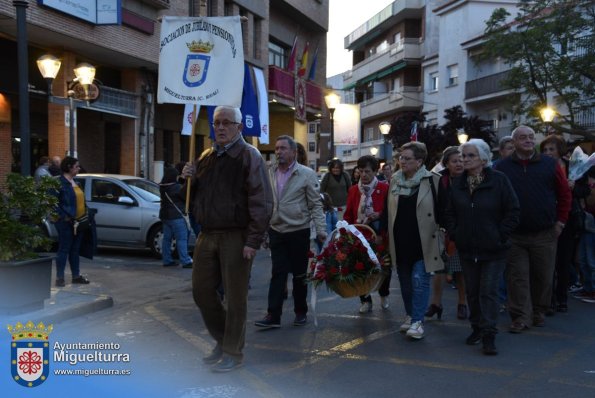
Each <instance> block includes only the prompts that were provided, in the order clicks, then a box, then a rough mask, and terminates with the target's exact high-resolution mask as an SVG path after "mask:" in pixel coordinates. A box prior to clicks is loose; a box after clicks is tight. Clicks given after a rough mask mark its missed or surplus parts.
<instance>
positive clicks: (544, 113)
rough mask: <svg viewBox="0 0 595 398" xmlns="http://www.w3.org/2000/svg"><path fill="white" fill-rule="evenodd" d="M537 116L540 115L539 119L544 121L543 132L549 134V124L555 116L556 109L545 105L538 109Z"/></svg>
mask: <svg viewBox="0 0 595 398" xmlns="http://www.w3.org/2000/svg"><path fill="white" fill-rule="evenodd" d="M539 116H541V120H543V122H544V123H545V130H546V131H545V134H546V135H547V134H549V132H550V125H551V123H552V121H553V120H554V117H555V116H556V111H555V110H554V109H553V108H550V107H549V106H545V107H544V108H541V109H540V110H539Z"/></svg>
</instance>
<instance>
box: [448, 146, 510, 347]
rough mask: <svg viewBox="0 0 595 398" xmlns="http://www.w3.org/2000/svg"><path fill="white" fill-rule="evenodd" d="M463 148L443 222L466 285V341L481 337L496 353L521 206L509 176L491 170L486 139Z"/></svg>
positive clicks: (477, 341)
mask: <svg viewBox="0 0 595 398" xmlns="http://www.w3.org/2000/svg"><path fill="white" fill-rule="evenodd" d="M461 152H462V156H463V166H464V168H465V171H464V172H463V175H462V176H460V177H458V178H457V179H455V181H454V182H453V184H452V189H451V193H450V201H449V204H448V206H447V210H446V212H445V215H444V221H445V225H446V229H447V231H448V234H449V236H450V237H451V239H454V240H455V244H456V246H457V249H458V251H459V255H460V257H461V264H462V266H463V275H464V277H465V286H466V288H467V303H468V305H469V321H470V322H471V327H472V328H473V332H472V333H471V335H469V337H468V338H467V340H466V343H467V344H469V345H474V344H477V343H479V342H480V341H482V342H483V353H484V354H486V355H495V354H497V353H498V351H497V350H496V346H495V335H496V333H497V330H498V329H497V328H496V324H497V320H498V310H499V302H498V285H499V282H500V278H501V276H502V273H503V272H504V268H505V266H506V253H507V251H508V249H509V247H510V242H509V235H510V233H511V232H512V231H514V229H515V228H516V227H517V225H518V223H519V217H520V206H519V201H518V198H517V196H516V194H515V192H514V190H513V188H512V185H511V184H510V181H509V180H508V178H507V177H506V176H505V175H504V174H502V173H500V172H498V171H495V170H492V169H491V167H490V165H491V160H490V159H491V155H492V153H491V150H490V147H489V145H488V144H486V143H485V141H483V140H480V139H472V140H469V142H467V143H465V144H463V145H462V146H461Z"/></svg>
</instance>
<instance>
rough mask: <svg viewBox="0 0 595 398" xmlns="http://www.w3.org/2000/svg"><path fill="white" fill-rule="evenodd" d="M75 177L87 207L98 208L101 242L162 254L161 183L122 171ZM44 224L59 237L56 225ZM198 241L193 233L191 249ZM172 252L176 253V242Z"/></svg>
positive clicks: (98, 228) (98, 233)
mask: <svg viewBox="0 0 595 398" xmlns="http://www.w3.org/2000/svg"><path fill="white" fill-rule="evenodd" d="M75 180H76V181H77V182H78V183H79V184H80V186H81V188H83V190H84V192H85V200H86V201H87V206H88V207H89V208H92V209H96V210H97V214H96V215H95V223H96V225H97V244H98V245H100V246H122V247H131V248H149V249H151V251H152V252H153V253H154V254H155V255H156V256H161V241H162V239H163V232H162V224H161V220H160V219H159V207H160V203H161V198H160V196H159V185H158V184H156V183H154V182H153V181H150V180H147V179H146V178H140V177H135V176H127V175H119V174H78V175H77V176H76V177H75ZM44 226H45V229H46V232H47V233H48V236H50V237H51V238H54V239H57V237H58V233H57V231H56V229H55V227H54V225H53V224H52V223H51V222H49V221H46V222H45V224H44ZM195 240H196V237H195V236H194V233H191V236H190V239H189V240H188V242H189V245H190V248H189V250H190V249H192V248H193V246H194V242H195ZM172 252H173V253H175V241H174V243H173V247H172Z"/></svg>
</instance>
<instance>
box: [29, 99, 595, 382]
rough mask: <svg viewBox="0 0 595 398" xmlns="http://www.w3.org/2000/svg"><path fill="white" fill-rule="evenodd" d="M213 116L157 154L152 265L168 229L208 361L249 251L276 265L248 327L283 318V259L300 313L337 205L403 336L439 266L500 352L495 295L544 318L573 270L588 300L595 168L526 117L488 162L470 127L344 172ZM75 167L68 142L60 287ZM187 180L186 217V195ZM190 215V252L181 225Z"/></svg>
mask: <svg viewBox="0 0 595 398" xmlns="http://www.w3.org/2000/svg"><path fill="white" fill-rule="evenodd" d="M213 128H214V131H215V137H214V146H213V147H212V148H211V149H209V150H207V151H205V152H204V153H203V154H202V155H201V156H200V157H199V158H197V160H196V161H195V162H193V163H187V164H186V165H184V166H183V167H182V166H181V165H180V166H179V167H178V169H177V170H176V168H173V167H169V168H167V169H165V171H164V176H163V179H162V181H161V183H160V189H161V212H160V218H161V219H162V221H163V225H164V243H163V253H162V255H163V265H164V266H172V265H177V264H175V263H174V261H173V259H172V254H171V250H170V248H169V243H170V241H171V240H172V238H174V237H175V239H176V241H177V247H178V255H179V258H180V261H181V262H182V264H183V266H185V267H187V268H192V288H193V289H192V292H193V298H194V301H195V303H196V305H197V307H198V308H199V310H200V313H201V314H202V318H203V320H204V323H205V325H206V328H207V330H208V332H209V334H210V335H211V336H212V338H213V339H214V340H215V342H216V345H215V347H214V349H213V351H212V352H211V353H210V354H209V355H207V356H206V357H205V358H203V361H204V362H205V364H208V365H211V366H212V370H213V371H216V372H227V371H230V370H233V369H236V368H237V367H239V366H241V365H242V363H243V347H244V344H245V331H246V320H247V297H248V289H249V280H250V270H251V266H252V261H253V259H254V257H255V255H256V251H257V250H258V249H260V248H261V247H263V245H264V247H266V248H268V249H270V253H271V263H272V267H271V278H270V284H269V290H268V298H267V312H266V314H265V315H264V317H263V318H262V319H259V320H257V321H256V322H255V326H256V327H258V328H262V329H277V328H280V327H281V326H282V322H281V318H282V314H283V306H284V300H285V299H286V298H287V290H288V289H287V281H288V277H289V274H291V277H292V279H291V296H292V298H293V309H294V318H293V322H292V323H293V325H295V326H304V325H306V324H307V322H308V317H307V314H308V303H307V301H306V296H307V291H308V285H307V278H306V276H307V265H308V261H309V260H308V253H309V250H310V247H312V246H311V243H312V240H314V242H315V243H316V245H314V247H317V249H318V251H320V249H321V248H322V245H323V242H326V243H327V244H328V241H329V239H330V236H331V232H332V231H333V229H334V227H335V224H336V223H337V221H338V220H344V221H346V222H347V223H349V224H365V225H367V226H369V227H370V228H372V229H373V230H374V232H375V233H376V236H377V237H378V238H377V239H378V241H379V242H380V241H381V243H383V244H384V245H385V246H387V247H388V251H389V253H390V259H391V264H392V267H394V268H395V270H396V276H397V278H398V284H399V288H400V294H401V300H402V302H403V307H404V311H405V313H404V314H403V321H402V323H401V325H400V326H399V330H400V331H401V332H402V333H404V334H405V335H406V336H408V337H409V338H411V339H414V340H418V339H421V338H423V337H424V336H425V335H426V323H425V320H426V319H428V318H432V317H434V316H436V317H437V318H438V320H440V319H441V317H442V314H443V311H444V307H443V304H442V295H443V289H444V286H445V285H446V281H447V278H448V280H450V279H451V278H452V280H453V281H454V282H455V283H456V288H457V290H458V300H457V307H456V314H457V318H459V319H467V318H468V320H469V323H470V326H471V333H470V334H469V335H468V336H467V337H466V339H465V338H461V341H464V342H465V343H466V344H468V345H475V344H479V343H482V351H483V353H484V354H486V355H495V354H497V353H498V349H497V348H496V334H497V333H498V323H499V322H498V319H499V314H500V312H501V311H502V308H506V311H508V315H509V317H510V322H511V323H510V325H509V328H508V330H509V331H510V332H512V333H523V332H524V331H525V330H527V329H529V328H531V327H544V326H545V325H546V316H547V315H551V314H553V313H555V312H567V311H568V302H567V301H568V297H569V288H570V286H571V285H573V286H581V283H582V289H580V290H578V291H574V292H573V293H572V295H573V296H574V297H576V298H577V299H580V300H582V301H584V302H586V303H595V219H594V215H595V168H594V167H591V168H590V169H589V168H586V169H584V170H582V172H581V173H580V175H576V173H574V174H573V179H569V173H570V168H571V167H572V166H570V165H569V164H568V161H567V159H566V158H565V155H566V154H567V151H566V146H565V142H564V141H563V140H562V139H561V138H560V137H558V136H555V135H552V136H548V137H547V138H546V139H545V140H543V141H542V142H541V143H540V145H539V149H538V148H537V147H536V136H535V132H534V130H533V129H532V128H530V127H528V126H519V127H517V128H516V129H515V130H514V131H512V134H511V136H510V137H505V138H504V139H502V140H501V141H500V146H499V152H500V155H501V156H500V159H498V161H497V162H495V163H494V164H492V150H491V148H490V146H489V145H488V144H487V143H486V142H484V141H483V140H480V139H471V140H469V141H468V142H466V143H464V144H462V145H461V146H459V147H448V148H446V149H445V150H444V152H443V154H442V159H441V161H440V164H439V165H436V167H434V168H433V169H432V170H429V169H428V168H427V167H426V166H434V165H427V158H428V153H427V149H426V146H425V145H424V144H423V143H421V142H416V141H413V142H409V143H407V144H405V145H403V146H402V147H401V148H398V149H397V151H396V156H395V158H394V159H393V162H394V163H393V162H386V163H385V164H384V165H383V166H382V167H380V164H379V161H378V159H376V158H375V157H374V156H369V155H367V156H362V157H361V158H360V159H358V161H357V166H356V167H355V168H353V169H351V170H350V172H347V171H346V170H345V168H344V165H343V163H342V162H341V161H340V160H338V159H334V160H332V161H331V162H330V163H329V172H328V173H327V174H326V175H325V176H323V178H322V180H321V182H319V180H318V177H317V175H316V173H315V172H314V171H313V170H311V169H310V168H309V167H308V166H307V161H306V159H304V157H305V155H306V153H305V151H300V146H299V143H297V142H296V141H295V140H294V139H293V138H292V137H290V136H288V135H281V136H279V137H278V138H277V140H276V143H275V159H276V161H275V162H273V164H272V165H270V166H268V165H267V164H266V163H265V161H264V160H263V158H262V156H261V155H260V152H259V151H258V150H257V149H256V148H255V147H253V146H252V145H250V144H249V143H247V142H246V141H245V140H244V139H243V137H242V129H243V125H242V114H241V112H240V110H239V109H237V108H231V107H225V106H221V107H217V108H216V109H215V111H214V116H213ZM42 160H43V164H40V167H39V168H38V170H36V172H35V176H36V178H42V177H43V176H46V175H51V172H54V173H55V171H51V170H50V163H51V162H50V160H49V159H47V158H45V159H42ZM304 164H306V165H304ZM79 166H80V165H79V163H78V160H77V159H75V158H71V157H67V158H65V159H64V160H63V161H61V164H60V168H61V175H60V176H59V177H58V178H59V180H60V185H61V188H60V189H59V190H58V191H57V195H58V197H59V206H58V209H57V210H58V215H59V216H58V218H57V219H56V220H55V225H56V228H57V230H58V233H59V250H58V258H57V261H56V263H57V269H58V272H57V280H56V285H58V286H64V284H65V282H64V271H65V266H66V262H67V261H69V262H70V267H71V273H72V283H83V284H84V283H89V281H88V279H86V278H85V277H84V276H82V275H80V270H79V260H78V255H79V251H80V245H81V241H82V235H81V234H77V232H76V227H75V228H74V229H73V228H72V225H73V222H74V221H76V222H77V223H78V221H77V220H79V219H81V220H82V217H83V216H85V214H86V213H87V209H86V205H85V201H84V196H83V194H82V190H81V189H80V188H79V187H78V185H77V184H76V183H75V182H74V180H73V177H74V176H76V174H77V172H78V170H79ZM379 170H380V172H379ZM435 170H440V171H438V172H436V171H435ZM570 174H572V173H570ZM187 184H190V204H191V206H190V209H189V210H190V213H191V215H192V217H193V220H192V226H191V225H189V223H188V222H187V220H186V219H185V217H186V214H185V213H186V212H185V211H184V210H183V209H184V207H185V203H184V200H185V195H184V193H185V192H186V189H187ZM77 225H78V224H77ZM198 225H199V226H200V233H198V238H197V242H196V245H195V250H194V253H193V257H192V258H191V257H190V256H188V253H187V250H185V248H186V247H187V242H186V241H185V240H186V239H187V238H188V236H189V231H190V228H191V227H192V228H194V226H198ZM196 231H197V232H198V231H199V230H198V229H197V230H196ZM575 259H576V260H577V261H575ZM577 266H578V267H577ZM391 277H392V275H391V273H388V275H386V277H385V279H384V281H383V282H382V284H380V286H379V290H378V293H379V296H380V308H381V310H387V309H388V308H389V305H390V303H389V294H390V284H391ZM432 278H433V280H432ZM503 281H505V282H504V283H503ZM223 292H224V297H225V298H224V300H225V303H224V302H223V294H222V293H223ZM503 292H505V293H506V302H505V303H502V296H503ZM370 293H371V292H369V293H368V294H364V295H362V296H360V306H359V311H358V312H359V313H360V314H361V315H360V316H365V314H367V313H368V312H370V311H372V310H373V300H372V296H371V295H370ZM503 304H504V306H505V307H503Z"/></svg>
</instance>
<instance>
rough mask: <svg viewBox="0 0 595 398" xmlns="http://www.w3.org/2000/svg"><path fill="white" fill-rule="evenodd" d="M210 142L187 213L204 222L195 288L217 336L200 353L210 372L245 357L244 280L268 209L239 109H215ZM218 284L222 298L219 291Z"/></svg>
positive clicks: (265, 185) (262, 170) (196, 170)
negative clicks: (205, 351)
mask: <svg viewBox="0 0 595 398" xmlns="http://www.w3.org/2000/svg"><path fill="white" fill-rule="evenodd" d="M213 127H214V129H215V145H214V147H213V148H212V149H210V150H208V151H206V152H205V153H203V155H202V156H201V157H200V159H199V160H198V162H197V163H196V164H195V165H194V166H192V165H190V164H189V165H186V166H185V167H184V171H183V174H182V175H183V176H190V175H192V176H193V178H192V194H191V197H192V214H193V215H194V216H195V218H196V221H197V222H198V223H199V224H200V225H201V227H202V230H201V233H200V235H199V238H198V241H197V244H196V246H195V249H194V266H193V272H192V293H193V296H194V301H195V302H196V305H197V306H198V308H199V309H200V312H201V314H202V317H203V320H204V322H205V325H206V327H207V329H208V330H209V333H210V334H211V336H212V337H213V338H214V339H215V340H216V342H217V345H216V346H215V348H214V349H213V352H212V353H211V354H210V355H208V356H207V357H205V358H203V361H204V362H205V363H206V364H211V365H213V367H212V370H213V371H215V372H227V371H230V370H233V369H235V368H237V367H239V366H241V364H242V360H243V354H242V349H243V348H244V340H245V330H246V316H247V308H248V303H247V302H248V281H249V278H250V270H251V267H252V260H253V259H254V256H255V255H256V250H258V248H259V247H260V245H261V244H262V241H263V239H264V235H265V232H266V230H267V228H268V225H269V220H270V218H271V214H272V209H273V196H272V191H271V185H270V183H269V180H268V178H267V171H266V166H265V163H264V160H263V158H262V156H261V154H260V152H258V150H257V149H256V148H255V147H253V146H252V145H249V144H248V143H246V141H244V139H243V138H242V134H241V132H242V128H243V125H242V113H241V112H240V110H239V109H237V108H231V107H224V106H219V107H217V108H215V112H214V114H213ZM221 283H222V284H223V289H224V291H225V296H226V300H227V305H226V306H225V307H224V306H223V304H222V303H221V298H220V297H219V294H218V293H217V287H218V286H219V285H220V284H221Z"/></svg>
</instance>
